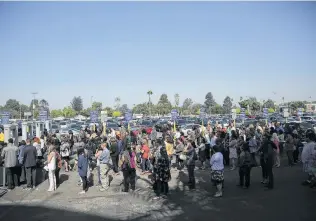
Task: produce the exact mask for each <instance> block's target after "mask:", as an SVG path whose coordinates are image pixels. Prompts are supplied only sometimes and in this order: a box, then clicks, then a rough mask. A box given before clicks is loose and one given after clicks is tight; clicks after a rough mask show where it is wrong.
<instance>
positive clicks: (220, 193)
mask: <svg viewBox="0 0 316 221" xmlns="http://www.w3.org/2000/svg"><path fill="white" fill-rule="evenodd" d="M222 196H223V193H222V192H216V193H215V195H214V197H216V198H218V197H222Z"/></svg>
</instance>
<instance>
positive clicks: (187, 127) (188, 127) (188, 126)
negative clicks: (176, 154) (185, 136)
mask: <svg viewBox="0 0 316 221" xmlns="http://www.w3.org/2000/svg"><path fill="white" fill-rule="evenodd" d="M193 126H194V125H193V124H189V125H186V129H192V128H193Z"/></svg>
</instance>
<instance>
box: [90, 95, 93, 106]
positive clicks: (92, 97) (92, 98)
mask: <svg viewBox="0 0 316 221" xmlns="http://www.w3.org/2000/svg"><path fill="white" fill-rule="evenodd" d="M92 99H93V96H91V100H90V102H91V108H92Z"/></svg>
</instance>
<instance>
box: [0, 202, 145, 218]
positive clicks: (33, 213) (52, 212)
mask: <svg viewBox="0 0 316 221" xmlns="http://www.w3.org/2000/svg"><path fill="white" fill-rule="evenodd" d="M0 211H4V212H7V213H6V214H5V215H1V214H0V220H12V221H13V220H24V221H39V220H49V221H61V220H68V221H87V220H89V221H117V220H119V219H111V218H106V217H101V216H97V215H91V214H87V213H83V212H74V211H68V210H61V209H55V208H47V207H43V206H24V205H23V206H22V205H18V206H14V207H12V206H1V210H0ZM144 218H145V216H144V217H141V218H136V219H129V220H131V221H134V220H135V221H136V220H142V219H144ZM144 220H146V219H144Z"/></svg>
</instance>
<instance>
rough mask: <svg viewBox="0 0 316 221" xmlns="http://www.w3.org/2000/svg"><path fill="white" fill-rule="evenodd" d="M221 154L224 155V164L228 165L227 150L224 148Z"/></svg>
mask: <svg viewBox="0 0 316 221" xmlns="http://www.w3.org/2000/svg"><path fill="white" fill-rule="evenodd" d="M223 156H224V162H225V165H226V166H229V151H228V150H224V152H223Z"/></svg>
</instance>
